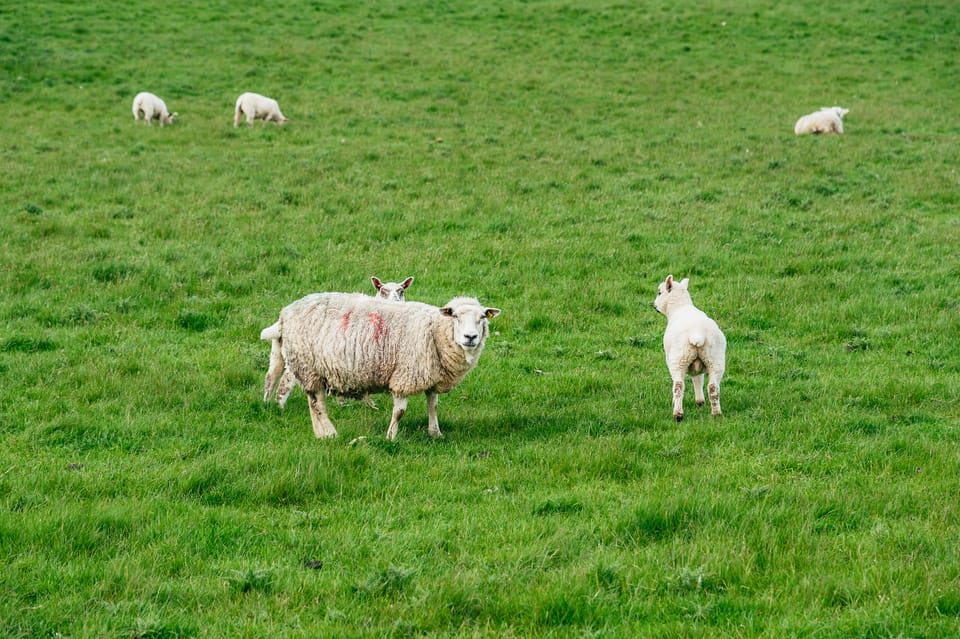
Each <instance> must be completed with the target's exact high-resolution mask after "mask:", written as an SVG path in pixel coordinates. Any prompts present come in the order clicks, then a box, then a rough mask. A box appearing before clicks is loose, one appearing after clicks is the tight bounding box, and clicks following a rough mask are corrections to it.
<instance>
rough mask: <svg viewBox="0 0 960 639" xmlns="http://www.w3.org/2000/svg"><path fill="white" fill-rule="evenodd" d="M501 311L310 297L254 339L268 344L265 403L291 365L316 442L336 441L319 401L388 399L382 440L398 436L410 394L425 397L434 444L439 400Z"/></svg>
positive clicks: (458, 301) (472, 361)
mask: <svg viewBox="0 0 960 639" xmlns="http://www.w3.org/2000/svg"><path fill="white" fill-rule="evenodd" d="M499 314H500V309H497V308H489V307H485V306H481V305H480V303H479V302H478V301H477V300H475V299H473V298H468V297H457V298H454V299H453V300H451V301H450V302H449V303H448V304H447V305H446V306H444V307H443V308H437V307H436V306H430V305H429V304H421V303H420V302H406V303H404V304H396V303H392V302H388V301H386V300H382V299H378V298H374V297H369V296H367V295H360V294H347V293H316V294H313V295H308V296H306V297H304V298H302V299H300V300H298V301H296V302H294V303H293V304H290V305H289V306H287V307H286V308H284V309H283V310H282V311H280V319H279V320H278V321H277V323H276V324H274V325H272V326H270V327H268V328H266V329H264V330H263V332H262V333H261V334H260V337H261V339H266V340H271V341H272V348H271V351H270V369H269V370H268V371H267V375H266V378H265V379H264V397H269V396H270V394H271V392H272V390H273V386H274V384H275V383H276V380H277V379H278V378H279V377H280V375H281V373H282V371H283V369H284V366H285V365H286V366H289V367H290V369H291V370H292V371H293V374H294V375H296V378H297V380H299V382H300V383H301V385H302V386H303V389H304V390H305V391H306V393H307V396H308V398H309V406H310V419H311V421H312V423H313V433H314V435H315V436H316V437H318V438H322V437H335V436H336V434H337V431H336V429H335V428H334V426H333V423H332V422H331V421H330V418H329V417H328V415H327V407H326V402H325V399H324V396H325V395H326V394H327V393H328V392H330V393H333V394H336V395H361V394H363V393H377V392H389V393H390V394H391V395H392V396H393V414H392V416H391V418H390V427H389V428H388V429H387V439H390V440H393V439H396V437H397V428H398V424H399V422H400V419H401V418H402V417H403V415H404V413H405V412H406V409H407V399H408V398H409V397H410V396H411V395H416V394H418V393H425V394H426V396H427V432H428V433H429V434H430V435H431V436H433V437H439V436H440V435H441V433H440V425H439V422H438V421H437V400H438V397H439V394H440V393H447V392H450V391H451V390H452V389H453V388H455V387H456V386H457V384H459V383H460V381H461V380H462V379H463V378H464V377H465V376H466V375H467V373H469V372H470V371H471V370H472V369H473V368H474V367H475V366H476V365H477V362H478V361H479V359H480V354H481V353H482V352H483V347H484V344H485V342H486V339H487V336H488V335H489V332H490V328H489V320H490V319H492V318H494V317H496V316H497V315H499Z"/></svg>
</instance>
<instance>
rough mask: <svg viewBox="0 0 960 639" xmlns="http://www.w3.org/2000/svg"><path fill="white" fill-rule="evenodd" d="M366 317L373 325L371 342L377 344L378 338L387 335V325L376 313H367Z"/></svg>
mask: <svg viewBox="0 0 960 639" xmlns="http://www.w3.org/2000/svg"><path fill="white" fill-rule="evenodd" d="M367 317H369V318H370V323H371V324H373V341H374V342H379V341H380V338H381V337H383V336H384V335H386V334H387V323H386V322H384V321H383V317H381V316H380V315H377V314H376V313H367Z"/></svg>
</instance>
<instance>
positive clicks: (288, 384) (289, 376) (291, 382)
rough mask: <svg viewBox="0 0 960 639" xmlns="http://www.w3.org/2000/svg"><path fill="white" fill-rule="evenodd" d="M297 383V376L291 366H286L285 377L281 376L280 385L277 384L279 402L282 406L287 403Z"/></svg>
mask: <svg viewBox="0 0 960 639" xmlns="http://www.w3.org/2000/svg"><path fill="white" fill-rule="evenodd" d="M296 385H297V378H296V376H294V374H293V372H291V371H290V369H289V368H285V369H284V370H283V377H281V378H280V385H279V386H277V403H278V404H279V405H280V408H283V407H284V406H286V405H287V398H288V397H290V392H291V391H292V390H293V389H294V387H295V386H296Z"/></svg>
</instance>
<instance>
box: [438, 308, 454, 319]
mask: <svg viewBox="0 0 960 639" xmlns="http://www.w3.org/2000/svg"><path fill="white" fill-rule="evenodd" d="M440 312H441V313H443V314H444V315H446V316H447V317H453V309H452V308H450V307H449V306H444V307H443V308H441V309H440Z"/></svg>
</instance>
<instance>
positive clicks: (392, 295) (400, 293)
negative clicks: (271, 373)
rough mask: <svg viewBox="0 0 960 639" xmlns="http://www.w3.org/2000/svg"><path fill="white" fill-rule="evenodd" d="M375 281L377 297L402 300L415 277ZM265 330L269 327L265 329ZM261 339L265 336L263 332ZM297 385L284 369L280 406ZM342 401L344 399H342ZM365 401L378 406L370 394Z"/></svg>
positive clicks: (279, 388)
mask: <svg viewBox="0 0 960 639" xmlns="http://www.w3.org/2000/svg"><path fill="white" fill-rule="evenodd" d="M370 280H371V281H372V282H373V287H374V288H375V289H376V290H377V297H379V298H381V299H385V300H389V301H391V302H402V301H403V300H404V293H405V292H406V290H407V289H408V288H410V285H411V284H413V278H412V277H408V278H407V279H405V280H403V281H402V282H400V283H397V282H381V281H380V279H379V278H378V277H377V276H376V275H374V276H373V277H371V278H370ZM264 330H265V331H266V330H268V329H264ZM261 339H267V338H264V337H263V335H262V334H261ZM296 386H297V378H296V377H294V375H293V373H292V372H290V369H289V368H286V367H285V368H284V369H283V377H281V378H280V383H279V384H278V385H277V403H278V404H280V408H283V407H284V406H286V404H287V398H288V397H290V393H291V392H293V389H294V388H295V387H296ZM269 399H270V397H269V396H267V395H266V394H265V395H264V397H263V401H267V400H269ZM341 401H342V400H341ZM363 403H364V404H366V405H367V406H369V407H370V408H376V407H377V405H376V403H375V402H374V401H373V400H372V399H370V396H369V395H365V396H364V397H363Z"/></svg>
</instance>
